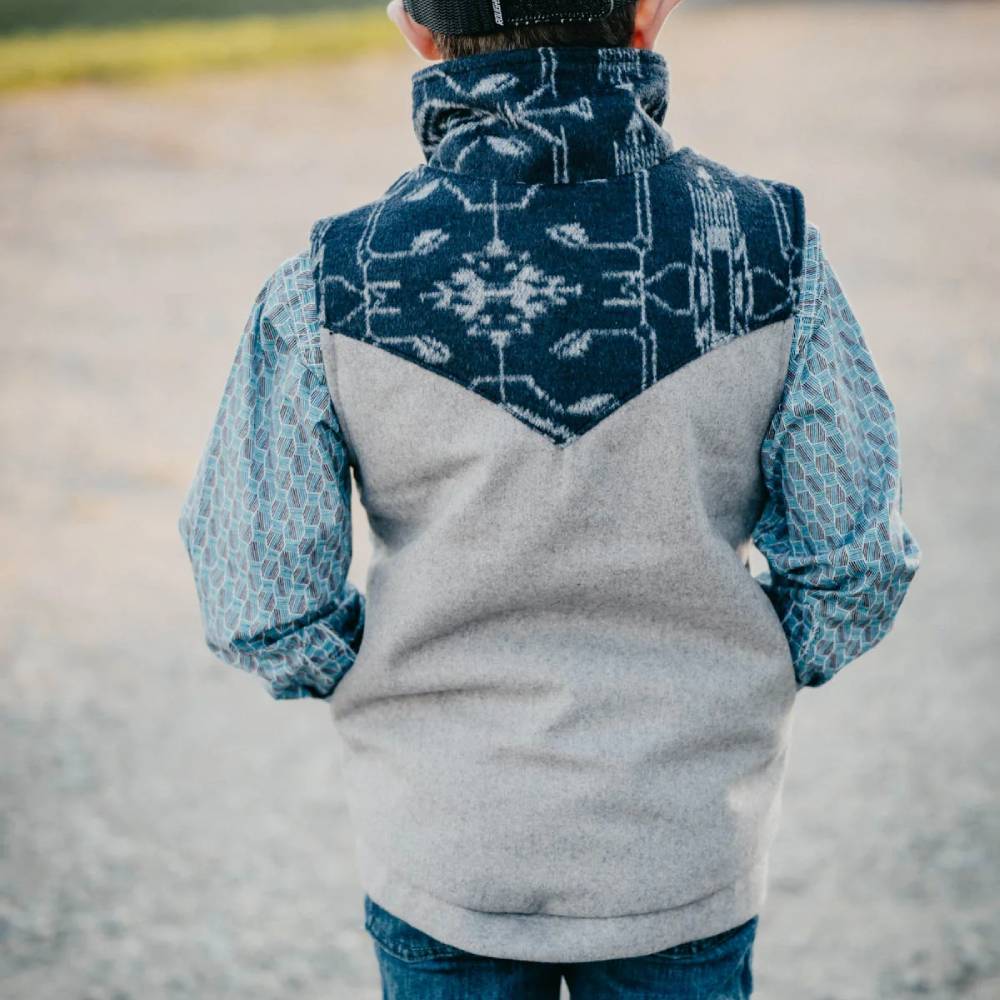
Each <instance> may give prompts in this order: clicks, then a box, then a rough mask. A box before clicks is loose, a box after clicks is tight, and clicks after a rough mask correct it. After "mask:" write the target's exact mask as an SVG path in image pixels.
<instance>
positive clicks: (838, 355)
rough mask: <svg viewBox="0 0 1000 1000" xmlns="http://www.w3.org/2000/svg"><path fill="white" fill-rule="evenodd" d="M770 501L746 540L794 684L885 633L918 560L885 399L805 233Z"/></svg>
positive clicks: (769, 460) (810, 680)
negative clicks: (785, 646) (759, 557)
mask: <svg viewBox="0 0 1000 1000" xmlns="http://www.w3.org/2000/svg"><path fill="white" fill-rule="evenodd" d="M761 465H762V468H763V472H764V478H765V482H766V484H767V490H768V500H767V503H766V506H765V509H764V512H763V515H762V516H761V518H760V520H759V522H758V523H757V526H756V528H755V530H754V535H753V538H754V543H755V544H756V546H757V548H758V549H759V550H760V551H761V553H762V554H763V555H764V556H765V557H766V558H767V561H768V564H769V566H770V569H771V572H770V574H767V575H766V576H764V577H763V578H759V579H761V583H762V585H763V586H764V590H765V592H766V593H767V596H768V597H769V598H770V600H771V602H772V604H773V606H774V608H775V611H776V612H777V613H778V617H779V618H780V619H781V622H782V626H783V628H784V631H785V634H786V636H787V637H788V641H789V645H790V647H791V651H792V659H793V662H794V664H795V670H796V676H797V679H798V683H799V686H800V687H817V686H819V685H821V684H824V683H826V682H827V681H828V680H830V679H831V678H832V677H833V676H834V675H835V674H836V673H837V672H838V671H839V670H840V669H842V668H843V667H844V666H845V665H846V664H847V663H849V662H850V661H851V660H854V659H855V658H857V657H858V656H860V655H861V654H862V653H864V652H865V651H866V650H868V649H870V648H871V647H872V646H874V645H875V644H876V643H878V642H879V641H880V640H881V639H882V638H883V637H884V636H885V635H886V633H888V631H889V629H890V628H891V626H892V622H893V620H894V619H895V617H896V613H897V611H898V610H899V606H900V604H901V603H902V601H903V597H904V596H905V594H906V591H907V588H908V587H909V584H910V581H911V580H912V579H913V576H914V574H915V573H916V571H917V567H918V565H919V562H920V548H919V546H918V545H917V542H916V541H915V539H914V538H913V536H912V535H911V534H910V532H909V530H908V529H907V527H906V525H905V524H904V523H903V517H902V512H903V509H902V486H901V479H900V467H899V445H898V440H897V430H896V418H895V412H894V408H893V405H892V401H891V400H890V399H889V396H888V394H887V392H886V390H885V387H884V385H883V384H882V381H881V379H880V378H879V374H878V371H877V370H876V368H875V363H874V361H873V360H872V356H871V354H870V352H869V350H868V346H867V345H866V343H865V340H864V337H863V335H862V332H861V328H860V326H859V325H858V322H857V320H856V318H855V316H854V314H853V312H852V311H851V307H850V306H849V305H848V303H847V300H846V298H845V297H844V293H843V290H842V289H841V287H840V283H839V282H838V280H837V276H836V274H835V273H834V271H833V269H832V268H831V266H830V264H829V262H828V261H827V260H826V258H825V256H824V254H823V251H822V248H821V244H820V240H819V234H818V232H817V231H816V230H815V229H814V228H813V227H812V226H809V233H808V238H807V244H806V256H805V273H804V286H803V296H802V300H801V303H800V311H799V313H798V316H797V320H796V326H795V340H794V344H793V349H792V359H791V362H790V364H789V369H788V373H787V376H786V379H785V386H784V393H783V398H782V402H781V405H780V407H779V408H778V411H777V413H776V414H775V417H774V420H773V421H772V424H771V426H770V428H769V430H768V433H767V436H766V438H765V440H764V444H763V447H762V449H761Z"/></svg>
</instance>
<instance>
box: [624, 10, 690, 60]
mask: <svg viewBox="0 0 1000 1000" xmlns="http://www.w3.org/2000/svg"><path fill="white" fill-rule="evenodd" d="M680 2H681V0H639V2H638V3H637V4H636V7H635V28H634V29H633V31H632V48H634V49H651V48H652V47H653V46H654V45H655V44H656V36H657V35H658V34H659V33H660V28H662V27H663V22H664V21H666V19H667V15H668V14H669V13H670V12H671V11H672V10H673V9H674V8H675V7H676V6H677V5H678V4H679V3H680Z"/></svg>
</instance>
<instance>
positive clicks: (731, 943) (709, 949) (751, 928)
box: [645, 917, 758, 962]
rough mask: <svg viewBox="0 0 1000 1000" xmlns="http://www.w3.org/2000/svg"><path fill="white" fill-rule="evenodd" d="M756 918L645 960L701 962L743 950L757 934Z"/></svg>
mask: <svg viewBox="0 0 1000 1000" xmlns="http://www.w3.org/2000/svg"><path fill="white" fill-rule="evenodd" d="M757 919H758V918H757V917H751V918H750V919H749V920H748V921H746V923H743V924H740V925H739V926H737V927H731V928H730V929H729V930H728V931H722V932H721V933H720V934H713V935H712V936H711V937H706V938H699V939H698V940H696V941H685V942H684V943H683V944H678V945H675V946H674V947H673V948H665V949H664V950H663V951H657V952H654V953H653V954H652V955H647V956H645V957H646V958H651V959H658V960H662V961H664V962H703V961H711V960H712V959H714V958H719V957H722V956H723V955H726V954H728V953H729V952H730V951H731V950H736V949H741V950H742V949H745V948H746V947H747V946H748V945H750V944H751V943H752V942H753V940H754V937H755V936H756V933H757Z"/></svg>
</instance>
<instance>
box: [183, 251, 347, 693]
mask: <svg viewBox="0 0 1000 1000" xmlns="http://www.w3.org/2000/svg"><path fill="white" fill-rule="evenodd" d="M314 305H315V285H314V284H313V280H312V274H311V269H310V267H309V264H308V261H307V259H306V257H305V256H300V257H298V258H295V259H293V260H291V261H288V262H287V263H286V264H285V265H284V266H282V267H281V268H280V269H279V270H278V271H277V272H276V273H275V274H274V276H273V277H272V278H271V279H270V280H269V281H268V282H267V284H266V285H265V287H264V289H263V290H262V291H261V293H260V295H259V296H258V298H257V301H256V303H255V304H254V307H253V311H252V312H251V314H250V318H249V320H248V322H247V325H246V330H245V331H244V334H243V339H242V341H241V342H240V345H239V349H238V351H237V353H236V360H235V362H234V364H233V367H232V370H231V372H230V374H229V378H228V380H227V382H226V387H225V391H224V393H223V397H222V402H221V403H220V405H219V409H218V413H217V415H216V419H215V425H214V427H213V428H212V433H211V436H210V438H209V441H208V445H207V446H206V448H205V452H204V454H203V456H202V459H201V462H200V464H199V466H198V470H197V472H196V474H195V478H194V482H193V483H192V485H191V488H190V490H189V492H188V495H187V497H186V500H185V503H184V507H183V509H182V512H181V517H180V531H181V535H182V537H183V539H184V542H185V545H186V547H187V551H188V555H189V557H190V559H191V563H192V566H193V568H194V575H195V584H196V588H197V591H198V597H199V601H200V604H201V609H202V618H203V623H204V626H205V635H206V639H207V642H208V645H209V648H210V649H211V650H212V651H213V652H214V653H215V654H216V655H217V656H219V657H220V658H221V659H222V660H224V661H226V662H227V663H231V664H234V665H236V666H238V667H241V668H243V669H245V670H248V671H250V672H252V673H254V674H255V675H257V676H259V677H260V678H261V680H262V681H263V683H264V685H265V687H266V689H267V690H268V691H269V693H270V694H271V695H272V696H273V697H275V698H279V699H283V698H306V697H313V698H324V697H328V696H329V695H331V694H332V693H333V690H334V688H335V687H336V685H337V683H338V681H339V680H340V678H341V677H342V676H343V675H344V674H345V673H346V672H347V670H348V669H349V668H350V666H351V665H352V663H353V662H354V658H355V656H356V654H357V652H358V650H359V649H360V645H361V637H362V632H363V628H364V598H363V597H362V595H361V594H360V593H358V591H357V590H356V589H355V588H354V587H353V586H352V585H351V584H350V583H348V581H347V570H348V566H349V565H350V561H351V518H350V479H349V469H348V464H347V460H346V454H345V452H344V448H343V445H342V443H341V438H340V426H339V424H338V422H337V417H336V415H335V414H334V412H333V405H332V402H331V400H330V393H329V391H328V390H327V385H326V376H325V374H324V372H323V360H322V356H321V354H320V348H319V335H320V327H319V323H318V322H317V319H316V314H315V308H314Z"/></svg>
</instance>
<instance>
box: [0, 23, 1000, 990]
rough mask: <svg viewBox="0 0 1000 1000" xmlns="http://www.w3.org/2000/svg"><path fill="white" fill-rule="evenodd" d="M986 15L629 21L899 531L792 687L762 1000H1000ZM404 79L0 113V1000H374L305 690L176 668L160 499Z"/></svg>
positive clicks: (367, 159) (991, 145)
mask: <svg viewBox="0 0 1000 1000" xmlns="http://www.w3.org/2000/svg"><path fill="white" fill-rule="evenodd" d="M998 33H1000V8H998V7H997V6H995V5H991V4H985V3H983V4H972V5H962V4H959V3H949V4H939V5H926V6H925V5H923V4H906V5H891V6H878V5H875V4H868V5H855V6H850V7H841V6H839V5H837V4H833V3H830V4H823V5H809V6H805V5H802V6H784V7H781V8H756V7H755V8H751V7H750V6H749V5H740V6H739V7H737V8H726V9H722V8H712V9H710V10H704V9H703V10H697V9H692V10H690V11H682V12H681V13H680V14H679V15H678V16H677V18H676V20H675V21H674V22H673V24H672V26H671V30H670V31H669V32H668V33H667V35H666V37H665V38H664V40H663V51H664V52H665V53H666V54H667V55H668V57H669V58H670V60H671V64H672V70H673V80H674V99H673V107H672V111H671V114H670V115H669V119H668V121H669V126H670V128H671V130H672V131H673V132H674V134H675V137H676V138H677V140H678V141H679V142H683V143H689V144H692V145H695V146H696V147H699V148H700V149H702V150H703V151H704V152H706V153H708V154H710V155H712V156H715V157H717V158H720V159H728V160H730V161H731V162H732V163H733V164H734V165H736V166H738V167H741V168H743V169H746V170H749V171H754V172H757V173H761V174H764V175H766V176H772V177H780V178H782V179H787V180H791V181H794V182H796V183H798V184H799V185H800V186H801V187H802V188H803V189H804V190H805V192H806V195H807V198H808V202H809V206H810V214H811V216H812V218H813V220H814V221H815V222H816V223H817V224H818V225H819V226H820V227H821V228H822V230H823V233H824V237H825V240H826V246H827V249H828V251H829V253H830V254H831V256H832V259H833V260H834V262H835V264H836V265H837V268H838V270H839V272H840V275H841V278H842V280H843V282H844V284H845V286H846V288H847V289H848V290H849V292H850V294H851V295H852V298H853V300H854V303H855V306H856V310H857V312H858V314H859V315H860V316H861V318H862V320H863V321H864V323H865V325H866V329H867V331H868V336H869V340H870V343H871V345H872V349H873V351H874V353H875V356H876V360H877V361H878V363H879V367H880V369H881V370H882V372H883V375H884V377H885V379H886V382H887V384H888V386H889V389H890V392H891V393H892V395H893V397H894V398H895V400H896V403H897V407H898V410H899V413H900V420H901V430H902V445H903V470H904V484H905V488H904V496H905V508H906V513H907V519H908V521H909V522H910V524H911V526H912V528H913V530H914V532H915V533H916V535H917V537H918V539H919V540H920V542H921V543H922V545H923V548H924V551H925V564H924V568H923V569H922V571H921V575H920V576H919V577H918V581H917V583H916V584H915V586H914V588H913V590H912V592H911V596H910V597H909V599H908V601H907V603H906V605H905V607H904V610H903V614H902V616H901V617H900V619H899V621H898V624H897V629H896V631H895V632H894V634H893V635H892V636H891V637H890V638H889V639H888V640H887V641H886V642H885V644H884V645H883V646H882V647H880V648H879V649H877V650H876V651H875V652H873V653H872V654H870V655H869V656H867V657H866V658H864V660H863V661H861V662H859V663H858V664H856V665H854V666H853V667H852V668H850V670H849V672H848V673H847V674H845V675H843V676H842V677H840V678H839V679H838V680H837V681H836V682H835V683H834V684H832V685H830V686H829V687H828V688H826V689H823V690H822V691H817V692H805V693H804V694H803V695H802V696H801V698H800V702H799V705H798V709H797V718H796V723H795V747H794V753H793V758H792V761H791V765H790V772H789V780H788V786H787V794H786V800H785V812H784V821H783V827H782V832H781V835H780V839H779V842H778V844H777V847H776V850H775V853H774V858H773V864H772V882H771V893H770V898H769V901H768V905H767V908H766V910H765V912H764V913H763V917H762V923H761V934H760V942H759V948H758V952H757V978H758V984H759V994H758V995H759V996H760V997H761V998H762V1000H880V998H906V997H918V996H919V997H932V998H935V1000H951V998H964V1000H968V998H972V1000H987V998H995V997H998V996H1000V927H998V905H1000V904H998V898H1000V893H998V889H1000V886H998V871H1000V858H998V850H1000V810H998V807H997V801H996V789H997V788H998V787H1000V753H998V751H1000V745H998V739H997V727H996V707H997V697H998V694H1000V669H998V667H1000V656H998V652H997V645H998V640H1000V627H998V619H1000V609H998V606H997V594H998V589H1000V576H998V570H997V564H998V563H997V556H998V547H1000V546H998V529H997V511H998V510H1000V476H998V471H997V469H998V459H1000V454H998V446H997V434H998V427H997V419H996V404H997V400H998V390H1000V377H998V371H1000V368H998V364H997V362H998V358H997V343H998V330H997V325H998V324H997V314H998V310H997V306H996V304H995V300H994V296H995V295H996V294H997V286H998V283H1000V272H998V266H997V252H998V249H997V248H998V241H997V234H998V231H1000V195H998V184H997V177H998V171H1000V130H998V129H997V127H996V122H997V120H998V114H1000V62H998V61H997V60H996V58H995V56H996V46H995V42H996V38H997V37H998ZM414 68H415V63H414V61H413V60H412V59H411V58H410V57H409V56H408V55H407V54H404V53H403V52H402V50H401V51H400V52H399V53H396V54H395V55H389V56H384V57H379V58H377V59H371V60H369V61H365V62H364V63H359V64H356V65H354V66H350V67H347V66H343V67H339V68H330V69H308V70H302V71H297V70H290V71H282V72H275V73H272V74H269V75H249V76H228V77H218V78H201V79H198V80H194V81H188V82H184V83H176V84H171V85H169V86H163V87H158V88H143V87H136V88H121V89H118V88H115V89H99V88H93V89H80V90H76V91H73V92H62V93H52V94H36V95H27V96H21V97H18V98H16V99H9V100H7V101H5V102H3V103H0V144H2V149H3V155H2V157H0V263H2V266H0V319H2V329H3V337H4V346H5V354H4V364H3V367H2V376H0V377H2V379H3V386H2V392H0V427H2V434H3V444H2V449H0V462H2V463H3V468H2V473H0V517H2V522H3V559H2V560H0V581H2V583H0V586H2V588H3V590H2V596H3V599H2V601H0V669H2V680H3V683H2V686H0V711H2V728H0V761H2V764H0V803H2V805H0V808H2V815H3V827H2V841H0V849H2V852H3V854H2V859H0V865H2V869H0V949H2V951H0V962H2V969H0V975H2V977H3V978H2V979H0V995H2V996H3V997H4V998H10V1000H167V998H171V1000H173V998H177V1000H179V998H185V1000H187V998H197V1000H230V998H233V1000H235V998H240V1000H246V998H254V1000H272V998H273V1000H278V998H289V997H295V998H296V1000H319V998H327V1000H342V998H343V1000H354V998H358V1000H366V998H369V997H375V996H376V995H377V993H376V973H375V966H374V961H373V957H372V954H371V949H370V946H369V942H368V940H367V938H366V937H365V935H364V932H363V930H362V928H361V919H360V913H361V901H360V890H359V887H358V884H357V880H356V874H355V870H354V865H353V857H352V853H351V851H352V844H351V835H350V830H349V828H348V826H347V823H346V820H345V808H344V804H343V801H342V797H341V789H340V783H339V781H340V779H339V773H338V762H337V758H336V753H335V743H334V741H333V738H332V734H331V731H330V728H329V727H330V721H329V717H328V714H327V710H326V707H325V706H323V705H321V704H319V703H315V702H313V703H284V704H275V703H273V702H271V701H270V700H269V699H268V698H267V696H266V694H265V693H264V692H263V690H262V689H260V688H258V687H257V685H256V683H255V682H254V681H252V680H250V679H249V678H247V677H245V676H243V675H241V674H239V673H238V672H236V671H234V670H232V669H231V668H227V667H223V666H222V665H220V664H216V663H215V662H214V661H212V660H211V659H210V657H209V656H208V654H207V653H206V652H205V651H204V650H203V648H202V645H201V640H200V635H199V625H198V619H197V610H196V607H195V603H194V596H193V590H192V585H191V582H190V578H189V575H188V570H187V566H186V564H185V562H184V557H183V554H182V550H181V547H180V543H179V541H178V538H177V536H176V533H175V519H176V514H177V510H178V508H179V505H180V501H181V497H182V494H183V491H184V489H185V487H186V485H187V482H188V480H189V478H190V475H191V473H192V471H193V468H194V463H195V461H196V458H197V455H198V452H199V451H200V449H201V446H202V443H203V441H204V438H205V435H206V433H207V430H208V427H209V423H210V420H211V417H212V413H213V410H214V407H215V404H216V401H217V398H218V395H219V393H220V391H221V388H222V382H223V380H224V377H225V373H226V370H227V368H228V365H229V362H230V360H231V358H232V355H233V351H234V349H235V344H236V341H237V338H238V336H239V333H240V330H241V329H242V325H243V321H244V319H245V316H246V313H247V311H248V309H249V306H250V303H251V301H252V299H253V297H254V295H255V293H256V291H257V289H258V287H259V286H260V284H261V282H262V281H263V280H264V278H265V276H266V275H267V274H268V273H269V272H270V271H271V270H272V269H273V268H274V267H275V266H276V265H277V264H278V263H279V262H280V261H281V260H282V259H283V258H284V257H285V256H287V255H290V254H292V253H294V252H296V251H297V250H298V249H299V248H300V247H302V245H303V243H304V241H305V239H306V237H307V234H308V230H309V226H310V224H311V222H312V221H313V219H314V218H316V217H318V216H320V215H322V214H326V213H330V212H334V211H337V210H340V209H344V208H347V207H348V206H351V205H353V204H355V203H358V202H360V201H361V200H367V199H368V198H370V197H372V196H374V195H376V194H377V193H378V192H380V191H381V190H382V189H383V188H384V187H385V186H386V185H387V184H388V183H389V182H390V181H391V180H393V179H394V178H395V177H396V176H397V175H398V174H399V173H401V172H402V170H403V169H404V168H405V167H406V166H408V165H410V164H412V163H414V162H415V161H416V158H417V156H418V152H417V147H416V144H415V141H414V139H413V136H412V134H411V132H410V126H409V119H408V112H409V97H408V76H409V73H410V72H411V71H412V70H413V69H414ZM361 548H362V554H361V558H359V560H358V563H357V565H356V566H355V570H354V575H355V576H356V577H357V578H358V579H359V580H360V579H362V577H363V572H364V548H365V547H364V545H363V544H362V546H361Z"/></svg>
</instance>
